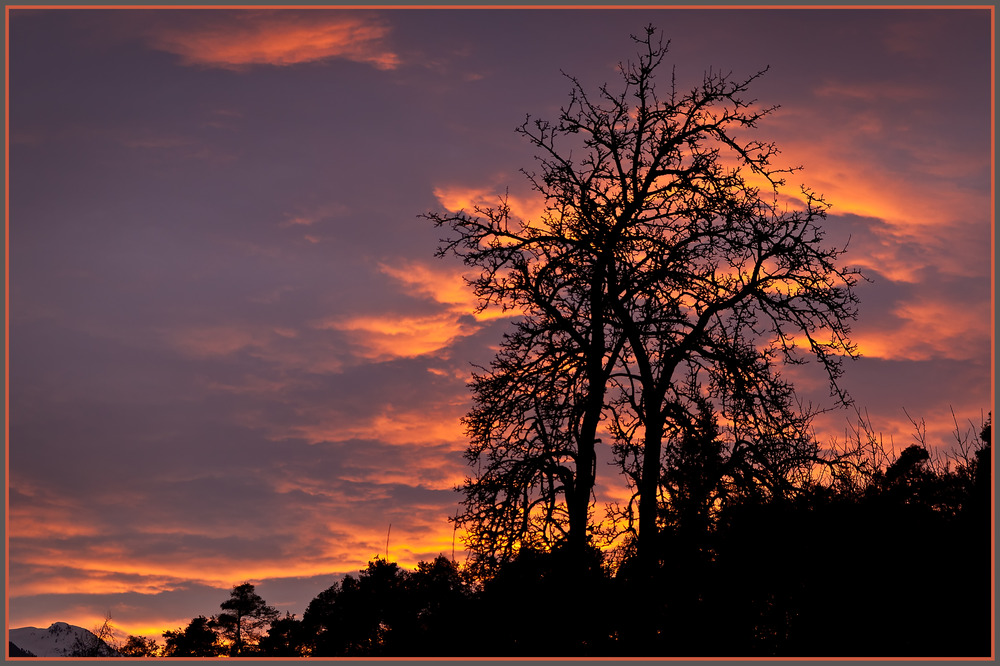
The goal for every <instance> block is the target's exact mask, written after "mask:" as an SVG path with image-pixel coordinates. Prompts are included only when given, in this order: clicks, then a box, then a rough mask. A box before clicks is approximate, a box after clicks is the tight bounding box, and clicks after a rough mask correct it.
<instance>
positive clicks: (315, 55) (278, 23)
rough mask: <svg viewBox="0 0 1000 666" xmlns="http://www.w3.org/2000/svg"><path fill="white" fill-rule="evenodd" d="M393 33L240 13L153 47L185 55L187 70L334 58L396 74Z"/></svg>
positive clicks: (367, 24)
mask: <svg viewBox="0 0 1000 666" xmlns="http://www.w3.org/2000/svg"><path fill="white" fill-rule="evenodd" d="M388 34H389V27H388V26H387V25H385V24H384V23H383V22H381V21H379V20H377V19H375V18H373V17H371V16H361V15H358V14H353V13H351V14H349V13H345V12H335V13H334V12H326V11H323V12H320V11H309V12H286V11H269V10H237V11H234V12H232V13H227V14H226V19H225V20H224V21H223V20H218V19H216V20H214V21H205V22H203V23H201V24H199V25H197V26H186V27H170V28H167V29H163V30H161V31H159V32H157V33H155V34H154V35H153V36H152V44H151V45H152V46H153V48H156V49H158V50H161V51H167V52H169V53H174V54H177V55H179V56H181V59H182V62H183V63H184V64H186V65H202V66H206V67H220V68H223V69H242V68H245V67H249V66H252V65H275V66H288V65H296V64H300V63H307V62H317V61H320V60H327V59H330V58H341V59H345V60H350V61H353V62H359V63H364V64H368V65H372V66H373V67H376V68H377V69H395V68H396V67H398V66H399V57H398V56H397V55H396V54H395V53H393V52H392V51H391V50H390V49H389V48H388V47H387V46H386V44H385V39H386V37H387V36H388Z"/></svg>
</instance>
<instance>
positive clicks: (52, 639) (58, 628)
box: [9, 622, 114, 657]
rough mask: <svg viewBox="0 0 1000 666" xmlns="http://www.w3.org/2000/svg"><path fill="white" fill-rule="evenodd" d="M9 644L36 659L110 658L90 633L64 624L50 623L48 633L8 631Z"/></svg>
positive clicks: (109, 651)
mask: <svg viewBox="0 0 1000 666" xmlns="http://www.w3.org/2000/svg"><path fill="white" fill-rule="evenodd" d="M9 640H10V642H11V643H13V644H14V645H16V646H17V647H19V648H21V649H22V650H26V651H27V652H30V653H32V654H33V655H35V656H36V657H83V656H87V657H107V656H111V655H113V654H114V650H112V649H111V648H110V647H109V646H108V644H107V643H105V642H104V641H102V640H101V639H99V638H98V637H97V636H95V635H94V633H93V632H91V631H88V630H87V629H84V628H83V627H77V626H76V625H72V624H67V623H65V622H53V623H52V624H51V625H49V628H48V629H39V628H37V627H21V628H20V629H11V630H10V634H9Z"/></svg>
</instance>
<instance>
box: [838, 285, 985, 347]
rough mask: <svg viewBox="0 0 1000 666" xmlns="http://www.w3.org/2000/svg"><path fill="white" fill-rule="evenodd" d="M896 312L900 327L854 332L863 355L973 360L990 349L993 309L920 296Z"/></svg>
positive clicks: (899, 306)
mask: <svg viewBox="0 0 1000 666" xmlns="http://www.w3.org/2000/svg"><path fill="white" fill-rule="evenodd" d="M893 314H894V315H896V316H897V317H899V318H900V319H901V320H902V323H901V324H900V325H899V326H898V327H897V328H895V329H893V330H889V329H887V328H885V327H882V328H880V330H878V331H872V332H867V331H858V332H856V333H855V334H854V335H853V336H852V337H853V339H854V341H855V342H857V343H858V347H859V348H860V350H861V353H862V355H864V356H870V357H875V358H883V359H887V360H907V361H926V360H930V359H950V360H956V361H973V360H976V359H979V358H982V357H983V354H984V353H985V352H986V351H987V350H988V349H989V316H990V313H989V311H985V312H984V311H981V310H976V309H971V308H969V306H968V305H967V304H964V303H954V302H951V301H947V300H943V299H940V298H939V299H936V300H935V299H932V298H930V297H919V298H917V299H915V300H911V301H907V302H904V303H901V304H900V305H898V306H897V307H896V308H894V309H893Z"/></svg>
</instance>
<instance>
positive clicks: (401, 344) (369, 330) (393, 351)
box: [317, 313, 477, 360]
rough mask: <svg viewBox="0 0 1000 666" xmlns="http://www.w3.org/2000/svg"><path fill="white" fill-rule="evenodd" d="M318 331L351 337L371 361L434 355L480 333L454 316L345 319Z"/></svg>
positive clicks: (321, 325) (323, 323)
mask: <svg viewBox="0 0 1000 666" xmlns="http://www.w3.org/2000/svg"><path fill="white" fill-rule="evenodd" d="M317 328H326V329H334V330H338V331H344V332H346V333H348V337H349V338H350V340H351V342H352V343H353V344H354V345H355V346H356V347H357V348H358V350H359V352H358V353H359V354H360V355H361V356H363V357H364V358H367V359H370V360H375V359H379V360H386V359H390V358H405V357H414V356H423V355H425V354H432V353H434V352H437V351H440V350H441V349H444V348H445V347H447V346H448V344H449V343H451V341H452V340H454V339H455V338H457V337H459V336H465V335H471V334H472V333H475V332H476V330H477V329H476V328H475V327H474V326H472V325H470V324H467V323H465V322H462V321H459V320H458V318H457V317H456V316H455V315H453V314H451V313H443V314H431V315H424V316H399V315H393V314H386V315H363V316H356V317H344V318H338V319H331V320H327V321H325V322H321V323H319V324H317Z"/></svg>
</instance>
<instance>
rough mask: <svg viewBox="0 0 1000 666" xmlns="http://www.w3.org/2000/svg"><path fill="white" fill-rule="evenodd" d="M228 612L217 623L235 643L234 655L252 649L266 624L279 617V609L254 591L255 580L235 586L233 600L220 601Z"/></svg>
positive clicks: (223, 632) (231, 595)
mask: <svg viewBox="0 0 1000 666" xmlns="http://www.w3.org/2000/svg"><path fill="white" fill-rule="evenodd" d="M220 607H221V608H222V610H223V611H226V612H224V613H220V614H219V615H218V616H216V617H215V623H216V625H217V626H218V627H219V630H220V632H221V633H222V635H223V636H225V637H226V638H228V639H229V640H230V642H231V649H230V653H231V655H232V656H237V657H238V656H241V655H243V654H245V653H246V652H247V651H252V650H253V649H254V648H255V647H256V645H257V642H258V641H259V640H260V637H261V636H262V635H263V634H264V631H265V629H266V627H268V626H269V625H270V624H271V622H273V621H275V620H276V619H278V617H279V614H278V611H277V610H276V609H275V608H273V607H271V606H268V605H267V602H265V601H264V599H262V598H261V596H260V595H259V594H257V593H256V592H255V591H254V586H253V584H252V583H243V584H242V585H236V586H235V587H233V590H232V592H231V593H230V597H229V599H226V600H225V601H223V602H222V603H221V604H220Z"/></svg>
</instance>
